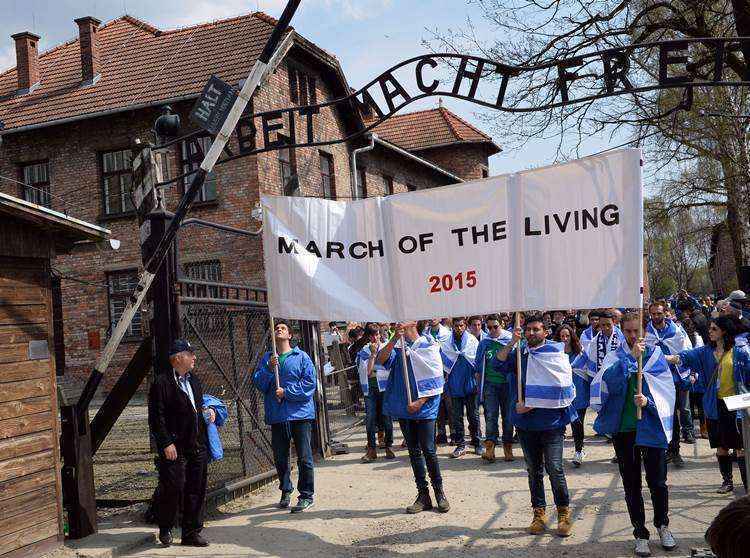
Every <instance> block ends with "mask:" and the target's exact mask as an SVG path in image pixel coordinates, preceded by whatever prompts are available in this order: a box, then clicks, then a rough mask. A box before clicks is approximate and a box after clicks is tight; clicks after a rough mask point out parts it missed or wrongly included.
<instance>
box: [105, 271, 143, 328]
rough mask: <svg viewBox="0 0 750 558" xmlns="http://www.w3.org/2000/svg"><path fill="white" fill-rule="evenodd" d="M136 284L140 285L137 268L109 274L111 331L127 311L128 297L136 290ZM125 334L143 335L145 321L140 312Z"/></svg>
mask: <svg viewBox="0 0 750 558" xmlns="http://www.w3.org/2000/svg"><path fill="white" fill-rule="evenodd" d="M136 285H138V272H137V271H136V270H135V269H128V270H126V271H113V272H110V273H108V274H107V286H108V294H109V326H110V332H111V331H114V329H115V326H116V325H117V322H118V321H119V320H120V317H121V316H122V313H123V312H124V311H125V306H126V305H127V302H128V297H129V296H130V295H131V293H132V292H133V291H134V290H135V287H136ZM125 335H126V337H131V338H138V337H143V323H142V320H141V313H140V312H136V313H135V315H134V316H133V321H132V322H131V323H130V327H128V330H127V331H126V332H125Z"/></svg>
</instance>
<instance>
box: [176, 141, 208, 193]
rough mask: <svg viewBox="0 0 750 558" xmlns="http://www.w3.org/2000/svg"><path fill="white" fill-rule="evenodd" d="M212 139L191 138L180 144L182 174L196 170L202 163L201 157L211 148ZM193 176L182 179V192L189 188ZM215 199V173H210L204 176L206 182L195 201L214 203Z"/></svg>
mask: <svg viewBox="0 0 750 558" xmlns="http://www.w3.org/2000/svg"><path fill="white" fill-rule="evenodd" d="M212 141H213V138H212V137H211V136H207V135H206V136H200V137H198V138H191V139H189V140H184V141H183V142H182V150H181V152H182V173H183V174H187V173H189V172H192V171H194V170H197V169H198V167H200V166H201V162H203V157H204V156H205V154H206V152H208V150H209V148H210V147H211V142H212ZM192 178H193V175H192V174H190V175H188V176H186V177H185V178H184V179H183V182H182V187H183V191H184V190H186V189H187V188H188V187H189V186H190V181H191V180H192ZM215 199H216V172H215V171H211V172H209V173H208V176H206V181H205V182H204V183H203V187H202V188H201V189H200V191H199V192H198V196H197V197H196V198H195V201H199V202H207V201H214V200H215Z"/></svg>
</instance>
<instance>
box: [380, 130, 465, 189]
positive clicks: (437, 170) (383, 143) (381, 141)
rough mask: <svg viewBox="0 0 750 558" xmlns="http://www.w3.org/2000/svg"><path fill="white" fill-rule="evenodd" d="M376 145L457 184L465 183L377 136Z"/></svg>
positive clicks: (461, 179)
mask: <svg viewBox="0 0 750 558" xmlns="http://www.w3.org/2000/svg"><path fill="white" fill-rule="evenodd" d="M375 143H378V144H380V145H382V146H383V147H385V148H386V149H391V150H392V151H395V152H396V153H398V154H399V155H403V156H404V157H406V158H408V159H411V160H412V161H415V162H417V163H419V164H420V165H424V166H426V167H429V168H431V169H432V170H434V171H435V172H438V173H440V174H442V175H444V176H447V177H448V178H450V179H451V180H455V181H456V182H464V179H463V178H459V177H458V176H456V175H455V174H453V173H450V172H448V171H447V170H445V169H443V168H440V167H438V166H437V165H435V164H434V163H431V162H430V161H427V160H426V159H422V158H421V157H418V156H417V155H414V154H413V153H409V152H408V151H406V150H405V149H401V148H400V147H397V146H395V145H393V144H392V143H390V142H387V141H385V140H382V139H380V138H379V137H377V136H375Z"/></svg>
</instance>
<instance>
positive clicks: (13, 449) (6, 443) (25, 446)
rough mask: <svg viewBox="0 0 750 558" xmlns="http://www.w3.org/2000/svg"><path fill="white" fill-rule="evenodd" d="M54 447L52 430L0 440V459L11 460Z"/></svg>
mask: <svg viewBox="0 0 750 558" xmlns="http://www.w3.org/2000/svg"><path fill="white" fill-rule="evenodd" d="M54 447H55V440H54V436H53V434H52V430H51V429H50V430H47V431H45V432H38V433H35V434H27V435H25V436H17V437H15V438H8V439H6V440H0V456H2V457H0V459H11V458H13V457H21V456H22V455H29V454H31V453H38V452H40V451H44V450H49V449H52V448H54Z"/></svg>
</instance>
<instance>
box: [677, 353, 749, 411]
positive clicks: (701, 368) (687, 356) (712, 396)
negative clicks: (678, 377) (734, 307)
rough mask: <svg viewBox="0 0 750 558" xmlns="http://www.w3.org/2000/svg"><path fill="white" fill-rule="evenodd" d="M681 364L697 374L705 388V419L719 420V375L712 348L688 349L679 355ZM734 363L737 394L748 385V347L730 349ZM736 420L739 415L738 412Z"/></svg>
mask: <svg viewBox="0 0 750 558" xmlns="http://www.w3.org/2000/svg"><path fill="white" fill-rule="evenodd" d="M680 359H681V360H682V364H683V365H684V366H685V367H687V368H690V370H692V371H693V372H694V373H697V374H698V381H699V382H701V383H702V385H703V386H705V392H704V393H703V411H704V412H705V413H706V418H709V419H711V420H718V419H719V401H718V394H719V374H718V363H717V362H716V357H715V356H714V348H713V347H711V346H710V345H705V346H703V347H698V348H697V349H690V350H687V351H682V352H681V353H680ZM732 359H733V362H734V384H735V388H736V390H737V392H738V393H739V392H740V390H744V389H746V388H747V387H748V385H749V384H750V351H749V350H748V347H737V346H735V347H734V348H733V349H732ZM737 415H738V418H739V417H740V413H739V412H738V414H737Z"/></svg>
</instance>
